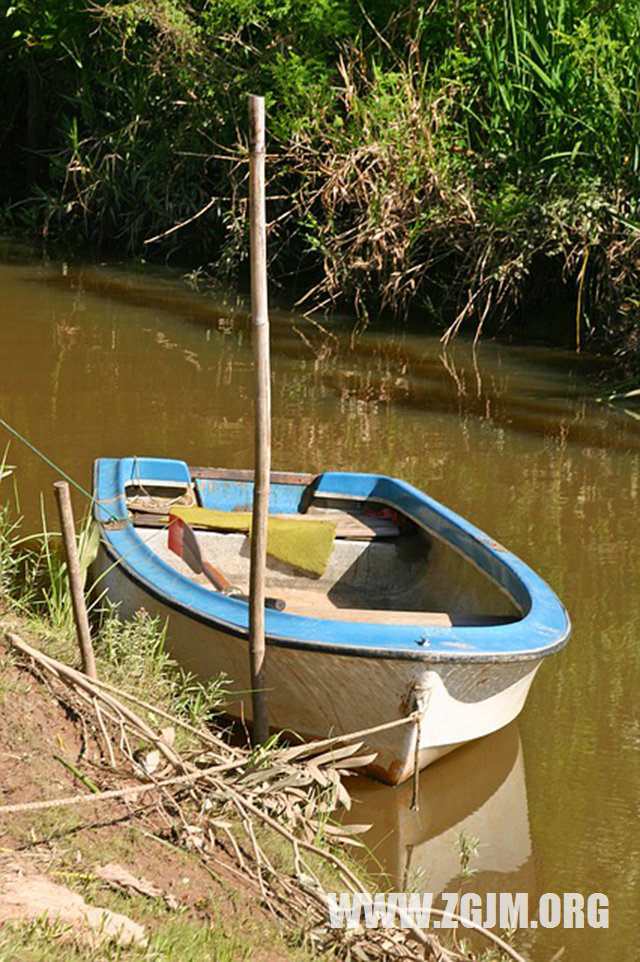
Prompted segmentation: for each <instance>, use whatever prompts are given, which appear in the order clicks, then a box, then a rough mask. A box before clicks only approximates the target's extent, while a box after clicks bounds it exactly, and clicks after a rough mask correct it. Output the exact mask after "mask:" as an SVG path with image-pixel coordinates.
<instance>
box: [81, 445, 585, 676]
mask: <svg viewBox="0 0 640 962" xmlns="http://www.w3.org/2000/svg"><path fill="white" fill-rule="evenodd" d="M137 481H142V482H143V483H144V482H145V481H146V482H151V481H156V482H158V481H165V482H166V483H168V484H189V483H191V478H190V475H189V469H188V467H187V465H186V464H185V462H183V461H176V460H170V459H165V458H137V457H136V458H100V459H98V460H97V461H96V462H95V466H94V497H95V499H96V504H95V506H94V516H95V517H96V519H97V520H98V521H99V522H100V523H101V536H102V546H103V548H104V550H105V551H106V553H107V556H108V557H109V558H110V560H111V562H112V563H114V564H116V563H117V564H118V565H119V568H120V569H121V571H122V572H123V573H124V574H126V576H127V577H129V578H130V579H131V580H132V581H133V582H134V583H136V584H137V585H138V586H139V587H140V588H141V589H142V590H144V591H145V592H147V593H148V594H149V595H151V596H153V597H154V598H156V599H157V600H158V601H160V602H162V603H163V604H164V605H166V606H168V607H170V608H173V609H174V610H176V611H180V612H182V613H183V614H185V615H187V616H189V617H192V618H194V619H196V620H197V621H199V622H201V623H203V624H206V625H208V626H210V627H211V628H214V629H217V630H220V631H223V632H225V633H227V634H231V635H234V636H237V637H240V638H247V637H248V627H249V609H248V605H247V604H246V603H245V602H242V601H237V600H235V599H233V598H227V597H225V596H223V595H220V594H217V593H216V592H213V591H211V590H210V589H208V588H204V587H202V586H201V585H198V584H196V583H194V582H193V581H191V580H190V579H188V578H186V577H184V576H183V575H181V574H180V573H179V572H177V571H175V570H174V569H173V568H171V567H170V566H169V565H167V564H166V563H165V562H164V561H162V560H161V558H159V557H158V556H157V555H156V554H155V553H154V552H153V551H152V550H151V548H149V547H148V546H147V545H146V544H145V542H144V541H143V540H142V539H141V538H140V536H139V535H138V534H137V532H136V531H135V529H134V527H133V525H132V524H131V523H130V522H129V521H128V517H127V509H126V502H125V496H124V493H125V487H126V485H127V484H132V483H136V482H137ZM245 487H246V485H245ZM273 487H278V486H273ZM283 487H286V486H283ZM228 490H232V489H228ZM238 491H239V492H241V493H240V494H239V495H238V497H243V498H244V497H246V491H244V490H242V488H241V486H240V487H238ZM315 493H316V495H318V496H322V497H326V498H328V497H337V498H345V499H352V500H368V499H370V500H372V501H375V502H377V503H383V504H387V505H390V506H391V507H394V508H396V509H397V510H399V511H400V512H402V513H403V514H405V515H406V516H407V517H408V518H410V519H411V520H412V521H415V522H416V523H417V524H418V525H420V526H421V527H423V528H425V529H426V530H427V531H429V532H430V533H432V534H434V535H435V536H437V537H438V538H441V539H442V540H443V541H444V542H446V543H448V544H450V545H451V546H452V547H454V548H455V549H456V550H458V551H460V552H461V553H462V554H463V555H465V556H466V557H468V558H469V559H470V560H471V561H473V562H474V563H475V564H476V565H477V566H478V567H479V568H480V569H481V570H482V571H484V572H486V573H487V574H488V575H489V576H490V577H491V578H493V580H494V581H496V582H497V583H498V584H499V585H501V586H502V587H503V588H504V589H505V590H506V591H507V593H508V594H509V595H511V597H512V598H513V599H514V601H515V602H516V604H517V605H518V606H519V607H520V609H521V610H522V612H523V617H522V619H521V620H519V621H517V622H514V623H512V624H506V625H491V626H461V627H458V626H454V627H445V626H425V627H424V628H421V627H419V626H415V625H389V624H368V623H367V624H363V623H357V622H345V621H340V620H338V619H335V620H334V619H324V618H323V619H316V618H310V617H306V616H302V615H295V614H289V613H288V612H286V611H284V612H278V611H273V610H270V609H267V610H266V611H265V633H266V639H267V643H268V644H270V645H276V646H282V647H287V648H298V649H304V650H307V651H310V650H314V651H324V652H328V653H329V652H330V653H332V654H338V655H349V656H354V655H355V656H361V657H370V658H371V657H373V658H392V659H402V660H404V659H410V660H412V661H422V662H456V663H458V664H460V663H471V662H472V663H477V662H512V661H528V660H539V659H540V658H542V657H546V656H547V655H549V654H551V653H552V652H554V651H557V650H558V649H560V648H561V647H562V646H563V645H564V644H565V643H566V642H567V640H568V638H569V635H570V631H571V626H570V622H569V617H568V615H567V612H566V611H565V609H564V606H563V605H562V604H561V602H560V601H559V599H558V598H557V596H556V595H555V593H554V592H553V591H552V590H551V588H550V587H549V586H548V585H547V584H546V583H545V582H544V581H543V580H542V578H540V577H539V576H538V575H537V574H536V573H535V572H534V571H532V570H531V568H529V567H528V565H526V564H525V563H524V562H523V561H521V560H520V559H519V558H518V557H516V555H514V554H512V553H511V552H510V551H507V549H505V548H503V547H502V546H501V545H499V544H497V543H496V542H494V541H492V540H491V539H490V538H489V537H488V536H487V535H486V534H484V532H482V531H480V530H479V529H478V528H476V527H475V526H474V525H472V524H470V523H469V522H468V521H466V520H465V519H464V518H461V517H460V516H459V515H457V514H455V512H453V511H450V510H449V509H448V508H446V507H445V506H444V505H442V504H440V503H439V502H437V501H435V500H434V499H433V498H430V497H429V496H428V495H426V494H424V493H423V492H422V491H419V490H418V489H417V488H415V487H413V486H412V485H410V484H407V482H405V481H400V480H398V479H396V478H390V477H386V476H384V475H375V474H358V473H351V472H327V473H326V474H323V475H321V476H320V479H319V481H318V484H317V487H316V489H315ZM231 497H233V496H232V495H231ZM272 502H273V504H274V505H277V507H278V510H282V506H281V505H282V497H281V496H279V495H278V494H277V493H276V494H275V496H274V498H273V499H272ZM226 506H227V507H229V504H227V505H226ZM113 522H116V523H115V524H113ZM110 523H111V524H113V526H111V524H110ZM458 646H464V647H458Z"/></svg>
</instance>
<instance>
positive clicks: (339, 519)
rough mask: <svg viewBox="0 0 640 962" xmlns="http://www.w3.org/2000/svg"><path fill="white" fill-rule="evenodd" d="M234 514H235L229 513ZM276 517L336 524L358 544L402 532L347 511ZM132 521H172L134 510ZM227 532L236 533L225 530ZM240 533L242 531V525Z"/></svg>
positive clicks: (159, 524) (156, 524) (387, 523)
mask: <svg viewBox="0 0 640 962" xmlns="http://www.w3.org/2000/svg"><path fill="white" fill-rule="evenodd" d="M229 514H230V515H232V514H233V512H229ZM273 517H275V518H284V519H285V520H295V521H300V522H303V523H304V522H305V521H333V522H334V524H335V525H336V538H341V539H349V540H354V541H373V540H374V539H376V538H397V536H398V535H399V533H400V529H399V528H398V526H397V525H396V524H394V523H393V522H392V521H387V519H386V518H377V517H375V516H374V515H363V514H357V515H356V514H351V513H349V512H347V511H338V510H334V509H331V508H327V509H317V510H316V509H314V508H311V509H310V510H309V512H308V513H307V514H277V515H273ZM131 520H132V521H133V523H134V524H135V525H138V526H139V527H141V528H156V527H162V525H164V524H166V523H167V521H168V518H167V515H166V514H165V515H164V517H163V516H162V515H159V514H151V513H144V512H137V511H133V512H132V514H131ZM191 527H192V528H194V529H195V530H211V528H208V526H206V525H198V524H193V525H192V526H191ZM224 530H225V531H229V530H232V529H230V528H225V529H224ZM238 530H239V531H240V530H242V528H241V527H240V526H239V527H238Z"/></svg>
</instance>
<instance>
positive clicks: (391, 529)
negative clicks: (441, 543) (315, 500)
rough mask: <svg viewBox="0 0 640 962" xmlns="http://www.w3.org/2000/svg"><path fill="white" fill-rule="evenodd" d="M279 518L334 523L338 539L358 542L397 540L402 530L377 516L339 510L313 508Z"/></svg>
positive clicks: (282, 515) (281, 515) (391, 522)
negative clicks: (384, 539) (382, 539)
mask: <svg viewBox="0 0 640 962" xmlns="http://www.w3.org/2000/svg"><path fill="white" fill-rule="evenodd" d="M276 517H279V518H295V520H296V521H333V523H334V524H335V526H336V538H349V539H353V540H356V541H372V540H373V539H374V538H397V537H398V535H399V534H400V529H399V528H398V525H397V524H394V523H393V521H388V520H387V519H386V518H379V517H377V516H376V515H372V514H371V515H370V514H361V513H360V512H351V511H340V510H339V509H337V508H314V507H311V508H309V510H308V511H307V513H306V514H280V515H277V516H276Z"/></svg>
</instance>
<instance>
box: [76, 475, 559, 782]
mask: <svg viewBox="0 0 640 962" xmlns="http://www.w3.org/2000/svg"><path fill="white" fill-rule="evenodd" d="M94 498H95V504H94V516H95V518H96V520H97V522H98V524H99V527H100V534H101V539H100V550H99V554H98V557H97V559H96V562H95V569H96V575H97V576H98V577H99V578H100V579H101V581H100V583H101V585H102V586H103V587H104V588H106V590H107V592H108V595H109V597H110V599H111V600H113V601H114V602H117V603H118V604H119V606H120V615H121V617H123V618H128V617H131V616H132V615H133V614H134V613H135V612H136V611H137V610H139V609H141V608H144V609H146V610H147V611H148V612H149V613H150V614H152V615H154V616H160V617H161V618H162V619H167V625H168V629H167V648H168V650H169V652H170V653H171V654H172V655H173V656H174V657H175V658H176V660H177V661H178V662H179V663H180V664H181V665H182V666H184V668H185V669H188V670H190V671H193V672H194V673H196V674H197V675H198V676H200V677H202V678H211V677H213V676H217V675H218V674H220V673H221V672H224V673H225V674H226V675H227V677H228V678H229V679H231V680H232V686H233V693H232V694H231V695H230V701H229V703H228V705H227V708H226V710H227V711H228V712H229V714H230V715H232V716H235V717H241V718H243V719H245V720H247V721H248V722H250V721H251V698H250V696H249V695H248V689H249V687H250V686H249V659H248V650H247V646H248V640H247V639H248V626H249V610H248V604H247V602H246V600H245V599H244V597H243V596H246V593H247V591H248V579H249V550H250V549H249V540H250V533H249V531H248V530H247V529H248V524H247V522H246V518H247V515H246V512H248V511H250V509H251V503H252V498H253V475H252V473H251V472H247V471H231V470H226V469H215V468H196V467H189V466H188V465H187V464H186V463H185V462H184V461H179V460H171V459H165V458H147V457H129V458H117V459H113V458H101V459H99V460H98V461H96V463H95V466H94ZM176 518H182V521H180V524H182V523H183V522H184V523H188V526H189V528H190V529H192V530H193V531H194V533H195V537H196V539H197V543H198V549H199V551H200V552H201V554H202V558H203V562H204V564H205V566H206V565H209V566H213V567H214V568H215V570H217V571H219V572H224V575H225V578H226V579H227V583H231V584H233V585H234V586H235V587H234V589H233V591H225V590H216V589H215V588H214V587H213V586H212V584H211V583H210V581H209V580H207V578H205V577H204V575H203V573H198V574H196V573H195V572H194V570H192V569H193V566H190V565H189V564H187V563H186V562H185V560H184V558H183V557H180V556H179V555H178V554H176V553H175V551H172V550H171V549H170V546H169V545H170V535H171V525H170V522H173V523H178V522H176ZM269 525H270V526H271V525H272V526H273V539H272V535H271V529H270V533H269V545H268V550H269V552H270V554H269V561H268V572H267V586H266V589H267V594H268V595H270V596H272V597H273V598H274V599H275V600H276V602H277V604H275V605H274V606H272V607H269V608H266V609H265V639H266V645H267V657H266V678H267V683H266V690H267V697H268V706H269V721H270V725H271V726H272V728H274V729H277V730H282V729H287V730H289V731H294V732H296V733H297V734H298V735H300V736H302V737H303V738H317V737H325V736H327V735H331V736H333V735H339V734H342V733H347V732H352V731H361V730H367V735H366V736H365V740H366V743H367V745H368V746H369V747H370V749H371V751H372V752H375V754H376V758H375V760H374V761H372V763H371V765H370V772H371V773H372V774H373V775H375V776H377V777H379V778H381V779H383V780H384V781H386V782H388V783H390V784H397V783H400V782H402V781H404V780H405V779H407V778H409V777H410V776H411V774H412V773H413V772H414V771H415V769H416V767H418V768H419V769H422V768H424V767H426V766H427V765H429V764H430V763H431V762H433V761H435V760H436V759H437V758H439V757H440V756H441V755H444V754H446V753H447V752H450V751H451V750H453V749H454V748H456V747H457V746H460V745H463V744H465V743H466V742H469V741H471V740H472V739H476V738H479V737H481V736H484V735H487V734H489V733H490V732H494V731H496V730H498V729H500V728H502V727H503V726H505V725H507V724H508V723H509V722H510V721H512V720H513V719H514V718H515V717H516V716H517V715H518V714H519V712H520V710H521V709H522V707H523V705H524V702H525V699H526V696H527V693H528V691H529V689H530V687H531V683H532V681H533V678H534V676H535V674H536V671H537V670H538V668H539V666H540V664H541V663H542V661H543V660H544V659H545V658H546V657H547V656H548V655H550V654H552V653H553V652H556V651H558V650H559V649H561V648H562V647H563V645H564V644H565V643H566V641H567V640H568V638H569V634H570V622H569V618H568V615H567V613H566V611H565V609H564V607H563V606H562V604H561V603H560V601H559V600H558V598H557V597H556V595H555V594H554V592H553V591H552V590H551V588H550V587H549V586H548V585H547V584H546V583H545V582H544V581H543V580H542V579H541V578H540V577H539V576H538V575H537V574H535V572H533V571H532V570H531V569H530V568H529V567H528V566H527V565H525V564H524V563H523V562H522V561H521V560H520V559H519V558H517V557H516V556H515V555H513V554H512V553H511V552H509V551H508V550H507V549H506V548H504V547H503V546H502V545H500V544H498V543H497V542H496V541H494V540H492V539H491V538H490V537H488V536H487V535H485V534H484V533H483V532H482V531H480V530H479V529H477V528H476V527H474V526H473V525H472V524H470V523H469V522H468V521H466V520H464V519H463V518H461V517H459V516H458V515H456V514H455V513H454V512H453V511H451V510H449V509H448V508H446V507H444V506H443V505H442V504H439V503H438V502H437V501H435V500H434V499H432V498H431V497H429V496H428V495H427V494H424V493H423V492H422V491H419V490H418V489H417V488H415V487H413V486H412V485H410V484H408V483H406V482H404V481H401V480H398V479H396V478H391V477H386V476H383V475H377V474H361V473H354V472H335V471H330V472H326V473H324V474H321V475H319V476H312V475H305V474H293V473H273V474H272V475H271V493H270V502H269ZM327 532H328V534H327ZM272 540H273V545H271V541H272ZM205 573H206V572H205ZM278 608H283V610H278ZM371 729H373V731H370V730H371Z"/></svg>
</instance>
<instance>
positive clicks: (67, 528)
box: [53, 481, 98, 678]
mask: <svg viewBox="0 0 640 962" xmlns="http://www.w3.org/2000/svg"><path fill="white" fill-rule="evenodd" d="M53 488H54V491H55V494H56V501H57V502H58V512H59V514H60V528H61V531H62V543H63V544H64V553H65V557H66V559H67V573H68V575H69V586H70V588H71V603H72V605H73V618H74V621H75V623H76V633H77V635H78V644H79V645H80V654H81V655H82V670H83V671H84V673H85V675H87V676H88V677H89V678H97V677H98V676H97V673H96V661H95V658H94V655H93V645H92V643H91V632H90V630H89V618H88V616H87V605H86V602H85V598H84V586H83V584H82V574H81V573H80V562H79V561H78V546H77V544H76V526H75V524H74V521H73V511H72V510H71V496H70V495H69V485H68V484H67V482H66V481H56V482H55V484H54V486H53Z"/></svg>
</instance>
